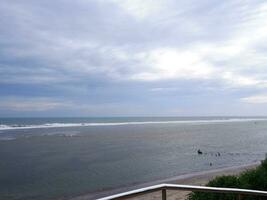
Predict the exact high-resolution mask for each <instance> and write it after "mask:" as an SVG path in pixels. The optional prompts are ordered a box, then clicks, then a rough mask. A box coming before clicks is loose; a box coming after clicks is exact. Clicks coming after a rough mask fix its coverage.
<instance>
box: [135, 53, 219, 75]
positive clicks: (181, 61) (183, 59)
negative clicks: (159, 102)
mask: <svg viewBox="0 0 267 200" xmlns="http://www.w3.org/2000/svg"><path fill="white" fill-rule="evenodd" d="M143 64H144V65H145V66H146V68H144V69H143V72H141V73H137V74H134V75H133V76H132V77H131V78H132V79H137V80H159V79H174V78H182V79H192V78H201V79H202V78H208V77H210V76H211V75H212V74H213V73H214V69H213V68H212V67H211V66H210V65H209V64H208V63H207V62H205V61H204V60H202V57H201V55H199V54H197V53H194V52H193V51H192V52H190V51H180V50H179V49H174V48H159V49H155V50H152V51H149V52H147V53H146V56H145V57H144V60H143Z"/></svg>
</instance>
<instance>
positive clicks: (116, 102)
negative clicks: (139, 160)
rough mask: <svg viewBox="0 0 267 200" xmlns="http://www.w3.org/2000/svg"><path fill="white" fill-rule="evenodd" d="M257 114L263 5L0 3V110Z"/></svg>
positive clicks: (212, 0)
mask: <svg viewBox="0 0 267 200" xmlns="http://www.w3.org/2000/svg"><path fill="white" fill-rule="evenodd" d="M190 115H197V116H200V115H201V116H203V115H205V116H206V115H267V2H266V1H257V0H223V1H219V0H201V1H199V0H75V1H73V0H45V1H41V0H12V1H11V0H1V4H0V116H2V117H5V116H8V117H11V116H20V117H22V116H190Z"/></svg>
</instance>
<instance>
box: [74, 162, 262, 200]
mask: <svg viewBox="0 0 267 200" xmlns="http://www.w3.org/2000/svg"><path fill="white" fill-rule="evenodd" d="M259 164H260V162H255V163H251V164H247V165H240V166H233V167H226V168H220V169H214V170H208V171H202V172H195V173H190V174H184V175H180V176H176V177H172V178H168V179H163V180H158V181H154V182H151V183H144V184H140V185H136V186H132V187H125V188H119V189H114V190H110V191H103V192H99V193H94V194H87V195H82V196H79V197H75V198H71V199H70V200H88V199H97V198H101V197H105V196H109V195H113V194H117V193H121V192H126V191H129V190H134V189H138V188H142V187H148V186H151V185H156V184H161V183H173V184H181V185H197V186H204V185H206V184H207V183H208V182H209V181H210V180H212V179H214V178H215V177H217V176H223V175H237V174H239V173H242V172H244V171H246V170H249V169H253V168H256V167H257V166H258V165H259ZM189 193H190V192H189V191H167V198H168V200H184V199H186V197H187V195H188V194H189ZM130 199H131V200H154V199H161V191H159V192H153V193H149V194H145V195H140V196H138V197H134V198H130Z"/></svg>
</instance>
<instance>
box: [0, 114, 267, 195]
mask: <svg viewBox="0 0 267 200" xmlns="http://www.w3.org/2000/svg"><path fill="white" fill-rule="evenodd" d="M198 149H200V150H201V151H202V152H203V154H202V155H198V154H197V150H198ZM218 153H219V154H218ZM266 153H267V118H258V117H254V118H251V117H235V118H231V117H187V118H178V117H176V118H174V117H168V118H167V117H165V118H159V117H158V118H137V117H136V118H26V119H20V118H18V119H15V118H12V119H11V118H9V119H4V118H3V119H0V159H1V161H0V199H40V200H42V199H59V198H61V199H68V198H71V197H75V196H78V195H82V194H87V193H97V192H101V191H105V190H110V189H113V188H120V187H125V186H130V185H135V184H141V183H144V182H153V181H156V180H160V179H166V178H170V177H173V176H178V175H181V174H189V173H192V172H198V171H203V170H210V169H216V168H222V167H230V166H237V165H243V164H249V163H252V162H255V161H259V160H262V159H264V158H265V154H266ZM210 163H212V165H211V166H210Z"/></svg>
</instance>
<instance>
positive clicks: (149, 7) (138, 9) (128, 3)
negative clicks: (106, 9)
mask: <svg viewBox="0 0 267 200" xmlns="http://www.w3.org/2000/svg"><path fill="white" fill-rule="evenodd" d="M112 1H113V2H114V3H116V4H117V5H118V6H119V7H120V8H122V9H123V10H125V11H126V12H127V13H128V14H130V15H131V16H133V17H134V18H136V19H144V18H147V17H149V16H151V15H155V14H157V13H158V12H159V11H160V9H161V8H162V7H163V6H164V3H166V1H165V2H164V1H162V0H159V1H155V0H112Z"/></svg>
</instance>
